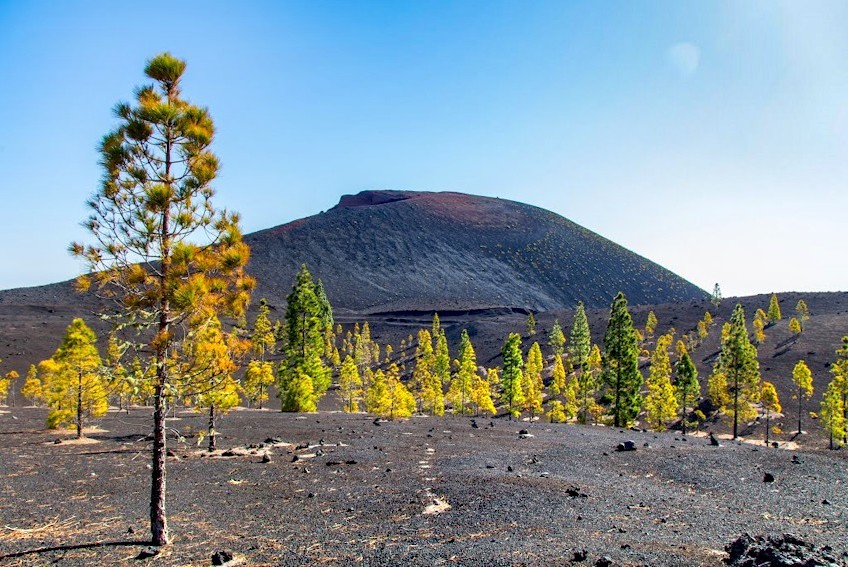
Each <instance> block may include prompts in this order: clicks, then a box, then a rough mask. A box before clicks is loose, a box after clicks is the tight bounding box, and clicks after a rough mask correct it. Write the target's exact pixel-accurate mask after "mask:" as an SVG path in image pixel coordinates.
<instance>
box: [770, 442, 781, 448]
mask: <svg viewBox="0 0 848 567" xmlns="http://www.w3.org/2000/svg"><path fill="white" fill-rule="evenodd" d="M771 446H772V448H774V449H777V448H779V447H780V443H778V442H777V441H772V444H771Z"/></svg>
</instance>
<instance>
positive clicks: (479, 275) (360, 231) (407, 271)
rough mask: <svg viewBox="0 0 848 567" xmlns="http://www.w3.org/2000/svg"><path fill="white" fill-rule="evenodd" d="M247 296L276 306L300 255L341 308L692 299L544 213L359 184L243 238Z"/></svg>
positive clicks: (671, 280) (676, 283)
mask: <svg viewBox="0 0 848 567" xmlns="http://www.w3.org/2000/svg"><path fill="white" fill-rule="evenodd" d="M246 240H247V242H248V243H249V244H250V247H251V249H252V257H251V262H250V266H249V269H250V271H251V273H252V274H253V275H254V276H256V278H257V280H258V281H259V289H258V290H257V294H256V295H257V297H262V296H265V297H267V298H268V300H269V301H270V302H272V303H281V302H282V300H283V299H284V298H285V295H286V294H287V293H288V291H289V289H290V286H291V283H292V281H293V279H294V274H295V272H296V270H297V268H298V267H299V266H300V264H302V263H306V264H307V265H308V266H309V267H310V270H311V271H312V272H313V275H315V276H318V277H321V278H322V279H323V280H324V284H325V286H326V288H327V293H328V295H329V296H330V298H331V301H332V302H333V305H334V307H336V309H337V310H339V311H341V312H352V313H378V312H392V311H428V310H436V309H439V310H442V311H445V310H450V309H458V310H467V309H477V308H489V307H518V308H528V309H533V310H550V309H563V308H570V307H573V306H574V305H575V304H576V303H577V302H578V301H583V302H584V303H585V304H586V305H587V306H588V307H602V306H607V305H608V304H609V302H610V298H611V297H612V296H613V295H615V293H616V292H618V291H623V292H624V293H625V294H626V295H627V298H628V300H629V301H630V303H631V304H634V305H636V304H655V303H666V302H677V301H684V300H690V299H696V298H703V297H704V296H705V293H704V292H703V291H702V290H701V289H699V288H697V287H696V286H694V285H692V284H691V283H689V282H687V281H685V280H683V279H682V278H680V277H678V276H676V275H675V274H673V273H671V272H669V271H668V270H666V269H664V268H662V267H661V266H658V265H657V264H655V263H653V262H651V261H649V260H646V259H645V258H642V257H641V256H638V255H637V254H634V253H632V252H630V251H629V250H626V249H625V248H622V247H621V246H618V245H617V244H615V243H613V242H610V241H609V240H607V239H605V238H603V237H601V236H599V235H597V234H595V233H593V232H591V231H589V230H587V229H585V228H583V227H581V226H579V225H577V224H575V223H573V222H571V221H569V220H567V219H565V218H563V217H561V216H559V215H556V214H554V213H552V212H550V211H546V210H544V209H540V208H538V207H532V206H530V205H525V204H521V203H516V202H513V201H506V200H502V199H493V198H489V197H478V196H472V195H465V194H461V193H416V192H402V191H365V192H362V193H360V194H358V195H355V196H345V197H343V198H342V200H341V201H340V203H339V204H338V205H337V206H336V207H334V208H333V209H331V210H330V211H327V212H326V213H321V214H319V215H315V216H312V217H309V218H306V219H301V220H298V221H295V222H292V223H289V224H286V225H282V226H278V227H275V228H271V229H268V230H263V231H260V232H256V233H253V234H251V235H248V236H247V237H246Z"/></svg>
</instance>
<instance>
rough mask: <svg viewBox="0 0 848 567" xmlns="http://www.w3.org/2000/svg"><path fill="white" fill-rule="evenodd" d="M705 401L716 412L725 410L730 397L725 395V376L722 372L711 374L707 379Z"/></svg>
mask: <svg viewBox="0 0 848 567" xmlns="http://www.w3.org/2000/svg"><path fill="white" fill-rule="evenodd" d="M707 399H708V400H709V401H710V405H711V406H712V407H713V409H714V410H715V411H716V412H719V411H725V410H726V409H727V404H729V403H730V396H729V395H728V393H727V375H726V374H725V373H724V372H713V373H712V374H710V376H709V378H707Z"/></svg>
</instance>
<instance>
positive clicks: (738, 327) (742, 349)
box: [714, 303, 760, 439]
mask: <svg viewBox="0 0 848 567" xmlns="http://www.w3.org/2000/svg"><path fill="white" fill-rule="evenodd" d="M714 372H716V373H719V372H721V373H724V374H725V375H726V376H727V385H728V388H729V391H728V397H729V399H730V401H729V402H728V406H727V410H728V411H729V412H731V414H732V415H733V438H734V439H735V438H736V437H738V430H739V422H740V421H742V422H743V423H745V422H748V421H750V420H752V419H754V418H755V417H756V415H757V412H756V409H755V408H754V407H753V405H752V404H754V403H756V402H758V401H759V398H760V363H759V361H758V360H757V347H755V346H754V345H753V344H751V341H749V340H748V329H747V326H746V325H745V310H744V309H743V308H742V305H741V304H738V303H737V304H736V307H735V308H734V309H733V315H732V316H731V318H730V327H729V329H728V333H727V337H726V338H725V339H723V340H722V344H721V352H720V354H719V357H718V362H717V363H716V367H715V369H714Z"/></svg>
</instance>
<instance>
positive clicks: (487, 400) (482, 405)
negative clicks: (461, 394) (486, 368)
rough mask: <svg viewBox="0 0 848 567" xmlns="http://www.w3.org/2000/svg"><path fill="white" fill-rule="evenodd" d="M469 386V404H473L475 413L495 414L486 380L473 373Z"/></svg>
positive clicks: (490, 391)
mask: <svg viewBox="0 0 848 567" xmlns="http://www.w3.org/2000/svg"><path fill="white" fill-rule="evenodd" d="M472 380H473V381H472V384H471V403H472V404H474V407H475V410H476V411H475V413H477V415H479V414H481V413H488V414H489V415H494V414H495V413H496V410H495V404H494V402H493V401H492V388H491V386H490V385H489V382H488V380H487V379H485V378H483V377H482V376H480V374H479V373H477V372H475V373H474V376H473V379H472Z"/></svg>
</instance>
